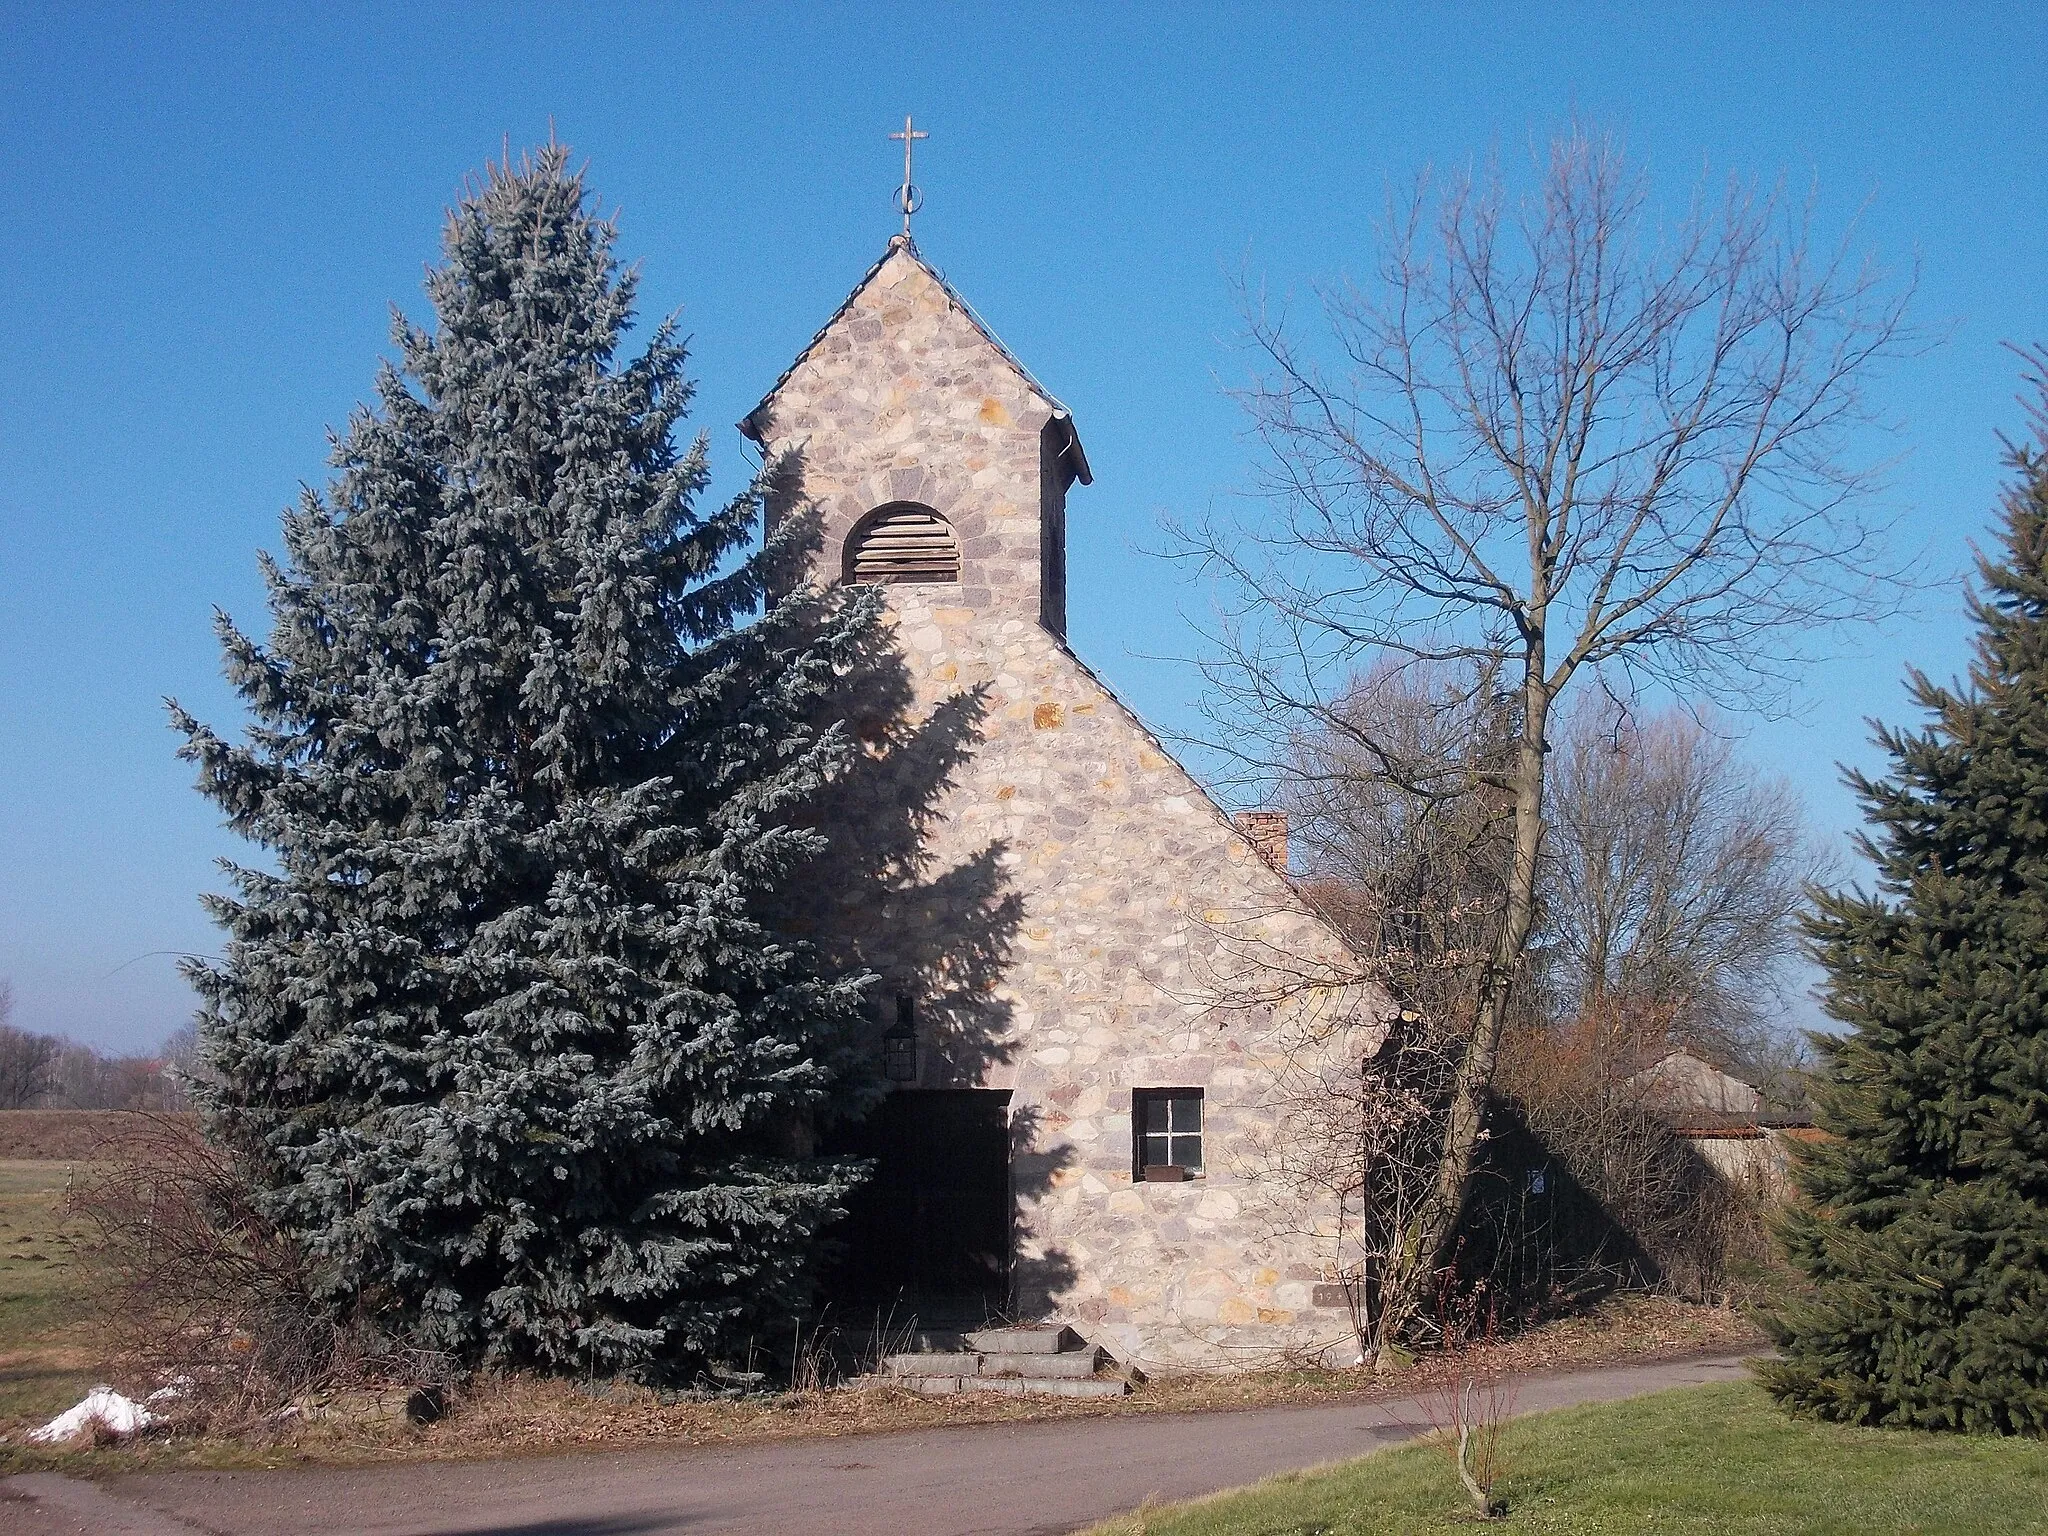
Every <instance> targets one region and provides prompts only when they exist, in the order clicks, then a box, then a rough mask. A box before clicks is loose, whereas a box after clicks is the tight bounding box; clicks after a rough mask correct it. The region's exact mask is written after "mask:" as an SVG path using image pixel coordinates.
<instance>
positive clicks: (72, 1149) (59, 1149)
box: [0, 1109, 196, 1163]
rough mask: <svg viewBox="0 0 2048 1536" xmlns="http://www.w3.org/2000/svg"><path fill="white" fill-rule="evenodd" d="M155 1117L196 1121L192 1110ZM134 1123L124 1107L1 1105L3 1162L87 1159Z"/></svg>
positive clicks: (76, 1161)
mask: <svg viewBox="0 0 2048 1536" xmlns="http://www.w3.org/2000/svg"><path fill="white" fill-rule="evenodd" d="M156 1118H157V1119H160V1120H169V1121H173V1122H177V1123H180V1124H184V1123H196V1117H195V1116H193V1115H189V1114H177V1115H159V1116H156ZM133 1123H135V1118H134V1115H133V1113H132V1112H131V1111H129V1110H125V1109H0V1162H15V1161H21V1160H35V1161H40V1162H56V1163H82V1162H86V1161H89V1160H90V1159H91V1158H92V1157H93V1155H94V1154H95V1153H96V1152H97V1151H98V1150H99V1148H100V1146H101V1144H102V1143H103V1142H104V1141H105V1140H106V1138H107V1137H109V1136H111V1135H113V1134H115V1133H116V1132H117V1131H118V1130H119V1129H120V1127H121V1126H122V1125H124V1124H133Z"/></svg>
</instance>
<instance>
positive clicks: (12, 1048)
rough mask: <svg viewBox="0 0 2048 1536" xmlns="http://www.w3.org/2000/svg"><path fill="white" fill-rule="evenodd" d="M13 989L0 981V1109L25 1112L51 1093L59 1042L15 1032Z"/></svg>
mask: <svg viewBox="0 0 2048 1536" xmlns="http://www.w3.org/2000/svg"><path fill="white" fill-rule="evenodd" d="M13 1017H14V988H13V987H12V986H11V985H9V984H8V983H7V982H4V981H0V1109H26V1108H28V1106H29V1105H31V1104H33V1103H35V1102H36V1101H37V1099H39V1098H40V1097H41V1096H42V1095H43V1094H45V1093H47V1092H49V1091H50V1087H51V1085H52V1083H53V1082H54V1081H55V1078H54V1076H53V1071H54V1068H55V1066H56V1062H57V1050H58V1047H59V1044H60V1042H59V1041H57V1040H56V1039H55V1038H54V1037H52V1036H50V1035H36V1034H31V1033H29V1032H28V1031H27V1030H25V1029H16V1028H15V1027H14V1024H13V1022H12V1021H13Z"/></svg>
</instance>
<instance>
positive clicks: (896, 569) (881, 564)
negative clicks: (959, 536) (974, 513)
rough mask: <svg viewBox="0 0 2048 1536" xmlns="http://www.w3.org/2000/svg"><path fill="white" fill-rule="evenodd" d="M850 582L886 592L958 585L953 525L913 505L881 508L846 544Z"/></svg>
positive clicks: (958, 554)
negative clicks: (916, 585) (906, 586)
mask: <svg viewBox="0 0 2048 1536" xmlns="http://www.w3.org/2000/svg"><path fill="white" fill-rule="evenodd" d="M846 579H847V580H848V581H863V582H873V583H876V584H878V585H883V586H888V585H893V584H896V583H907V582H938V581H958V580H959V579H960V544H959V541H958V540H956V539H955V538H954V537H953V525H952V524H951V523H949V522H947V521H946V520H945V519H944V518H943V517H941V516H939V514H938V513H936V512H934V511H933V510H932V509H931V508H930V507H926V506H920V505H919V504H918V503H916V502H914V501H899V502H892V503H891V504H890V505H888V506H886V507H877V508H876V509H875V510H874V511H872V512H870V513H869V514H868V515H867V516H866V517H864V518H862V519H861V522H860V526H859V527H857V528H855V529H854V530H853V536H852V537H851V538H849V539H848V540H847V541H846Z"/></svg>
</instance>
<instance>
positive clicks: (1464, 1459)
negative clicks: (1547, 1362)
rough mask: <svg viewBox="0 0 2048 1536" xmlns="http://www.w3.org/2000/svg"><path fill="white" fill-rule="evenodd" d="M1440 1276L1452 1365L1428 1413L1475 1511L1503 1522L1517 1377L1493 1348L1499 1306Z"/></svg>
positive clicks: (1426, 1404) (1426, 1398)
mask: <svg viewBox="0 0 2048 1536" xmlns="http://www.w3.org/2000/svg"><path fill="white" fill-rule="evenodd" d="M1436 1279H1437V1285H1438V1289H1439V1292H1440V1295H1439V1300H1438V1307H1437V1311H1438V1315H1439V1317H1440V1318H1441V1320H1442V1323H1443V1326H1444V1329H1445V1341H1446V1343H1447V1345H1449V1346H1451V1348H1452V1350H1453V1355H1452V1362H1451V1363H1452V1368H1451V1369H1450V1370H1449V1371H1447V1372H1445V1373H1444V1374H1443V1375H1442V1376H1441V1377H1440V1378H1439V1379H1438V1384H1437V1385H1436V1386H1435V1387H1434V1388H1432V1389H1431V1390H1429V1391H1427V1392H1424V1393H1423V1394H1422V1399H1421V1401H1422V1411H1423V1414H1424V1415H1425V1416H1426V1417H1427V1418H1428V1420H1429V1424H1430V1427H1431V1428H1432V1429H1434V1430H1435V1431H1436V1432H1437V1434H1438V1436H1439V1437H1440V1438H1441V1440H1442V1442H1443V1444H1444V1446H1445V1448H1446V1449H1447V1450H1449V1451H1450V1453H1451V1460H1452V1465H1453V1466H1454V1468H1455V1469H1456V1471H1457V1474H1458V1484H1459V1486H1460V1487H1462V1488H1463V1489H1464V1490H1465V1496H1466V1497H1467V1498H1469V1499H1470V1500H1471V1501H1472V1507H1473V1510H1474V1512H1475V1513H1477V1515H1478V1516H1479V1518H1480V1519H1482V1520H1498V1519H1501V1518H1502V1517H1503V1516H1505V1515H1506V1514H1507V1512H1508V1505H1507V1500H1506V1499H1504V1498H1501V1497H1500V1496H1499V1492H1498V1490H1499V1488H1500V1484H1501V1481H1502V1479H1503V1478H1505V1477H1506V1475H1507V1471H1508V1457H1507V1450H1506V1444H1505V1433H1504V1432H1505V1430H1506V1428H1507V1424H1508V1421H1509V1420H1510V1419H1512V1418H1513V1417H1514V1416H1515V1381H1514V1378H1513V1377H1512V1376H1510V1375H1508V1374H1507V1373H1506V1372H1505V1371H1503V1370H1502V1369H1501V1366H1500V1362H1499V1360H1498V1358H1497V1356H1496V1355H1495V1353H1494V1351H1493V1348H1492V1346H1493V1345H1494V1344H1495V1343H1496V1338H1495V1331H1496V1329H1495V1324H1496V1322H1497V1319H1498V1309H1497V1307H1496V1306H1495V1305H1494V1303H1493V1300H1492V1298H1491V1297H1489V1296H1487V1295H1486V1293H1485V1291H1484V1289H1483V1288H1479V1289H1474V1290H1462V1289H1455V1288H1454V1287H1453V1285H1452V1281H1451V1278H1450V1276H1449V1274H1448V1272H1441V1271H1440V1272H1439V1274H1438V1275H1437V1277H1436Z"/></svg>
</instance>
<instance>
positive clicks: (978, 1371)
mask: <svg viewBox="0 0 2048 1536" xmlns="http://www.w3.org/2000/svg"><path fill="white" fill-rule="evenodd" d="M961 1342H962V1343H963V1344H965V1345H966V1348H964V1349H948V1350H938V1349H924V1350H918V1351H915V1352H913V1353H909V1354H901V1355H889V1356H887V1357H885V1358H884V1359H883V1361H882V1369H881V1371H880V1373H879V1374H878V1375H874V1376H862V1377H859V1378H857V1379H856V1380H854V1381H853V1382H852V1383H851V1385H853V1386H856V1387H879V1386H891V1387H903V1388H907V1389H908V1390H910V1391H912V1392H923V1393H927V1394H929V1395H931V1396H934V1397H939V1396H949V1395H951V1394H954V1393H958V1392H1003V1393H1009V1394H1013V1395H1017V1394H1024V1393H1035V1394H1037V1393H1042V1394H1044V1395H1046V1396H1050V1397H1122V1396H1123V1395H1124V1394H1125V1393H1127V1392H1129V1391H1130V1390H1131V1384H1132V1382H1133V1381H1134V1380H1138V1379H1142V1378H1139V1377H1138V1375H1137V1373H1136V1372H1135V1371H1128V1370H1125V1369H1123V1368H1122V1367H1119V1366H1118V1365H1117V1363H1116V1362H1115V1360H1113V1359H1112V1358H1111V1357H1110V1354H1109V1351H1107V1350H1105V1349H1101V1348H1098V1347H1097V1346H1096V1345H1093V1344H1090V1343H1088V1342H1087V1340H1085V1339H1083V1338H1082V1337H1081V1336H1080V1335H1079V1334H1077V1333H1075V1332H1074V1330H1073V1329H1071V1328H1068V1327H1066V1326H1065V1325H1063V1324H1058V1323H1052V1324H1044V1325H1041V1326H1038V1327H1029V1328H983V1329H979V1330H977V1331H975V1332H973V1333H969V1334H967V1335H966V1336H965V1337H964V1338H963V1339H962V1340H961Z"/></svg>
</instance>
